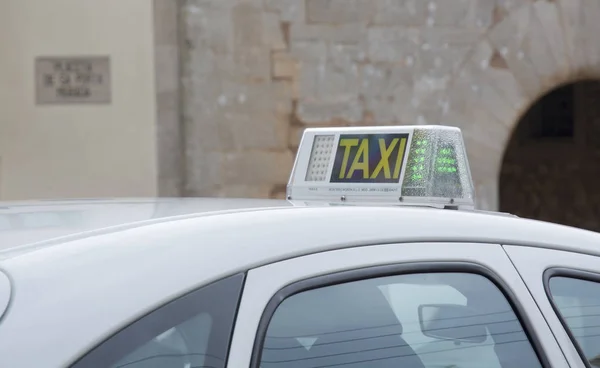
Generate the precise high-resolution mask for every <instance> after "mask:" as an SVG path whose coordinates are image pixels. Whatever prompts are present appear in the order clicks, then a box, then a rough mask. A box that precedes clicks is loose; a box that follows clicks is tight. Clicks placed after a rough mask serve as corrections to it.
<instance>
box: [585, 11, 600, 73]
mask: <svg viewBox="0 0 600 368" xmlns="http://www.w3.org/2000/svg"><path fill="white" fill-rule="evenodd" d="M582 7H583V9H585V10H584V27H585V28H584V29H583V30H582V31H583V34H584V35H585V39H586V41H585V50H586V56H587V66H586V68H589V69H591V70H589V73H590V74H591V75H594V76H596V77H597V76H598V75H600V44H599V43H598V35H599V34H600V21H599V19H600V2H598V1H593V0H583V4H582Z"/></svg>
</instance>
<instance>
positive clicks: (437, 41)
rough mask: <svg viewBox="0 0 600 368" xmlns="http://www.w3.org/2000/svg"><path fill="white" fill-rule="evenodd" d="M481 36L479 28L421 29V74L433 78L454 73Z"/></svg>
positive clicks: (419, 52) (419, 53)
mask: <svg viewBox="0 0 600 368" xmlns="http://www.w3.org/2000/svg"><path fill="white" fill-rule="evenodd" d="M479 37H480V32H479V31H477V30H475V31H474V30H468V29H449V28H427V29H423V30H422V31H421V36H420V39H421V40H422V41H421V47H420V49H419V51H418V55H419V68H420V74H422V75H426V76H428V77H431V78H443V77H445V76H448V75H452V74H454V73H455V72H456V70H457V69H458V68H459V67H460V65H461V64H462V63H463V62H464V60H465V58H466V57H467V54H468V53H469V51H471V49H472V48H473V46H474V45H475V43H476V41H477V40H478V39H479Z"/></svg>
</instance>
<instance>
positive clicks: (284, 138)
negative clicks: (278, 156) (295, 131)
mask: <svg viewBox="0 0 600 368" xmlns="http://www.w3.org/2000/svg"><path fill="white" fill-rule="evenodd" d="M224 115H225V118H224V119H223V120H221V122H220V124H219V130H221V131H222V132H223V133H222V136H224V135H227V136H228V137H229V138H230V139H231V146H232V147H233V150H236V151H244V150H253V149H264V150H285V149H287V148H288V137H289V130H290V125H289V118H288V116H285V115H283V116H280V115H277V114H275V113H261V114H237V113H225V114H224Z"/></svg>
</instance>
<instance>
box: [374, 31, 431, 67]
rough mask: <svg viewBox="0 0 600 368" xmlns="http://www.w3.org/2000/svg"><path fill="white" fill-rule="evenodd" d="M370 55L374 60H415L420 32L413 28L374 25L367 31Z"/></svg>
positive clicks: (408, 61) (392, 61)
mask: <svg viewBox="0 0 600 368" xmlns="http://www.w3.org/2000/svg"><path fill="white" fill-rule="evenodd" d="M367 44H368V57H369V59H370V60H371V61H373V62H390V63H395V62H403V61H404V62H405V63H409V64H410V63H411V62H410V60H412V63H414V62H415V60H416V58H417V55H418V52H419V49H420V47H421V45H420V39H419V32H418V31H417V30H415V29H411V28H388V27H372V28H369V30H368V32H367Z"/></svg>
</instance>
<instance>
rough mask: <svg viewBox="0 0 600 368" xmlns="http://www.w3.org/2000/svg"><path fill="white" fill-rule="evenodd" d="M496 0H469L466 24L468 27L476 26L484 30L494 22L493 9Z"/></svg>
mask: <svg viewBox="0 0 600 368" xmlns="http://www.w3.org/2000/svg"><path fill="white" fill-rule="evenodd" d="M497 3H498V0H476V1H471V2H470V5H471V7H470V9H469V15H468V17H467V25H468V26H469V28H476V29H478V30H480V31H484V30H485V29H487V28H488V27H490V26H491V25H492V24H493V22H494V10H495V9H496V6H497Z"/></svg>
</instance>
